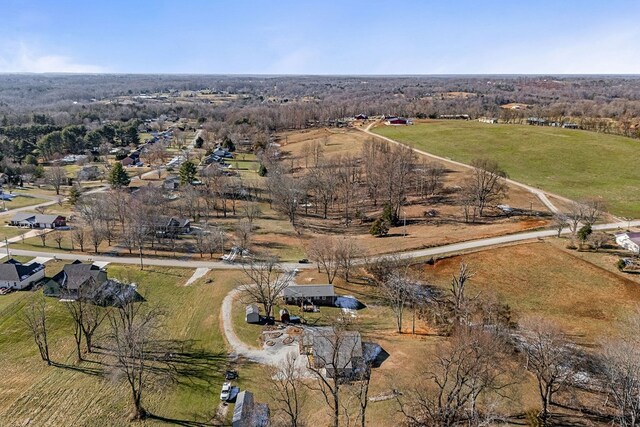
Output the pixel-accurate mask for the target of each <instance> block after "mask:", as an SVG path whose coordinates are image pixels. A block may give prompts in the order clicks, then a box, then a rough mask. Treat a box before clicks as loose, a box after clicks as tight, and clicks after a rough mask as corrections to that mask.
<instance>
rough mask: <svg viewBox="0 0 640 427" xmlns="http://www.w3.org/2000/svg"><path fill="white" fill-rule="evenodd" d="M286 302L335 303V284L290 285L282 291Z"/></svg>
mask: <svg viewBox="0 0 640 427" xmlns="http://www.w3.org/2000/svg"><path fill="white" fill-rule="evenodd" d="M282 298H283V299H284V302H285V304H293V305H301V304H314V305H334V304H335V302H336V293H335V292H334V290H333V285H289V286H287V287H286V288H284V290H283V291H282Z"/></svg>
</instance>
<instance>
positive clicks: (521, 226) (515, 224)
mask: <svg viewBox="0 0 640 427" xmlns="http://www.w3.org/2000/svg"><path fill="white" fill-rule="evenodd" d="M370 138H371V137H370V136H369V135H366V134H364V133H362V132H360V131H357V130H353V129H332V130H329V129H313V130H305V131H297V132H286V133H283V134H282V135H281V138H280V143H281V144H282V151H283V152H284V153H286V154H287V155H288V159H286V160H283V161H291V158H293V162H294V165H297V167H298V168H300V169H303V168H304V166H305V164H304V163H305V161H304V159H303V158H302V154H301V152H302V148H303V146H304V144H305V143H313V142H318V143H320V144H323V148H324V154H325V156H327V157H332V156H338V155H357V154H359V153H360V152H361V150H362V146H363V144H364V142H365V141H366V140H367V139H370ZM325 142H327V144H326V145H325ZM427 161H431V160H430V159H427ZM444 166H445V167H447V170H448V172H447V174H446V177H445V179H444V185H445V187H446V188H449V189H455V188H456V187H458V186H459V185H460V184H461V182H462V180H463V179H464V176H465V173H467V172H468V169H466V168H462V167H459V166H455V165H449V164H445V165H444ZM452 198H453V197H452V196H450V195H446V194H445V195H444V196H442V197H438V198H427V199H426V200H418V199H415V200H411V203H412V204H410V205H408V206H406V207H405V208H404V211H405V212H406V221H407V225H406V234H407V236H406V237H405V236H404V234H405V227H404V226H403V225H400V226H398V227H394V228H391V229H390V230H389V235H388V236H387V237H385V238H375V237H373V236H371V235H370V234H369V233H368V228H369V225H370V224H368V223H364V224H362V223H360V222H359V221H354V222H353V223H352V224H351V226H350V227H349V228H347V227H345V226H344V223H343V220H341V218H340V217H339V216H338V215H337V214H334V215H333V216H331V215H330V218H329V219H327V220H323V219H321V218H320V217H316V216H314V217H300V219H299V221H298V222H299V224H300V225H301V227H300V228H301V229H302V230H303V233H304V236H305V237H307V238H311V237H314V236H316V235H318V234H321V233H336V234H341V235H344V234H347V235H349V236H350V237H351V238H354V239H356V240H358V242H359V243H360V244H361V246H362V247H364V248H367V253H368V254H369V255H374V254H384V253H391V252H397V251H406V250H414V249H422V248H427V247H431V246H436V245H444V244H449V243H456V242H461V241H465V240H473V239H481V238H487V237H495V236H500V235H505V234H511V233H517V232H521V231H525V230H532V229H537V228H542V227H545V226H547V225H548V224H549V215H550V214H549V212H548V210H547V209H546V207H545V206H544V205H543V204H542V203H541V202H540V200H539V199H538V198H537V197H535V196H534V195H533V194H531V193H529V192H528V191H526V190H523V189H521V188H519V187H514V186H510V188H509V192H508V197H507V199H506V200H505V201H504V203H505V204H508V205H510V206H511V207H514V208H517V209H521V210H522V211H523V212H525V215H521V216H513V217H506V216H504V215H501V214H500V212H498V211H496V210H494V211H491V210H489V211H488V215H487V216H486V217H485V218H482V220H481V221H479V222H478V223H475V224H468V223H465V222H464V218H463V213H462V209H461V207H460V206H456V205H454V204H452ZM432 209H435V210H436V211H437V216H436V217H434V218H428V219H426V218H425V216H424V212H426V211H428V210H432ZM312 210H313V208H311V209H310V212H312ZM531 211H532V212H533V213H534V214H535V215H532V216H529V212H531ZM381 212H382V207H381V206H378V207H377V208H376V207H373V206H368V207H367V210H366V213H367V215H368V216H369V217H370V218H373V217H375V216H377V215H380V214H381ZM403 219H404V218H403V216H401V220H403Z"/></svg>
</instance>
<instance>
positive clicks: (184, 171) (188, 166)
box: [179, 160, 197, 185]
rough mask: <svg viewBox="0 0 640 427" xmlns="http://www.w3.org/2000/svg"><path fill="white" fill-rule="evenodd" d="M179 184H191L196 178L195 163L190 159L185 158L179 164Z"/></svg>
mask: <svg viewBox="0 0 640 427" xmlns="http://www.w3.org/2000/svg"><path fill="white" fill-rule="evenodd" d="M179 173H180V184H182V185H185V184H191V183H192V182H193V180H194V179H196V173H197V169H196V165H194V164H193V163H192V162H191V161H190V160H187V161H186V162H184V163H183V164H182V165H181V166H180V172H179Z"/></svg>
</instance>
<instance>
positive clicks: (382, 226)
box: [369, 218, 389, 237]
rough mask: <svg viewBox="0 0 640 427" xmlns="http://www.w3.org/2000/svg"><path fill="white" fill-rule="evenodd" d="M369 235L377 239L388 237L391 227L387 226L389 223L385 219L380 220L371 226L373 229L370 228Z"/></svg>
mask: <svg viewBox="0 0 640 427" xmlns="http://www.w3.org/2000/svg"><path fill="white" fill-rule="evenodd" d="M369 233H370V234H371V235H372V236H376V237H382V236H386V235H387V234H388V233H389V226H388V225H387V222H386V221H385V220H384V219H382V218H378V219H376V220H375V221H374V223H373V224H371V228H369Z"/></svg>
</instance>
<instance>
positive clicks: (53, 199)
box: [0, 185, 109, 216]
mask: <svg viewBox="0 0 640 427" xmlns="http://www.w3.org/2000/svg"><path fill="white" fill-rule="evenodd" d="M108 188H109V186H108V185H104V186H102V187H98V188H94V189H93V190H89V191H87V192H86V193H84V194H94V193H99V192H102V191H105V190H107V189H108ZM31 195H32V196H33V197H37V198H42V199H50V201H48V202H44V203H40V204H38V205H31V206H24V207H21V208H15V209H10V210H8V211H4V212H0V216H4V215H13V214H15V213H17V212H25V211H34V210H35V209H36V208H39V207H45V206H51V205H55V204H56V203H58V202H59V201H65V200H67V198H66V197H64V196H50V195H45V194H36V193H31Z"/></svg>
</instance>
